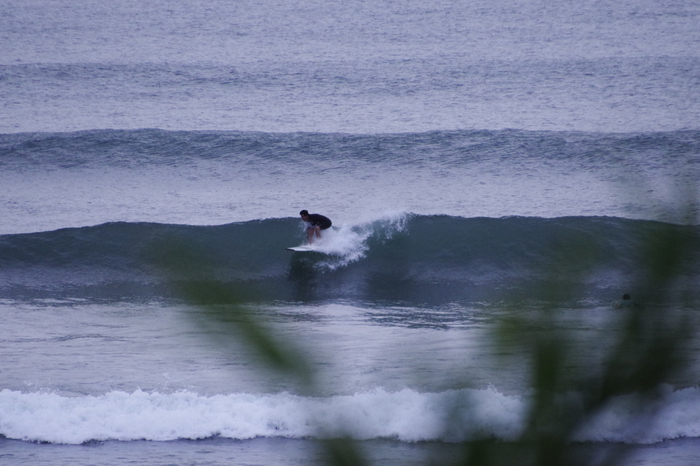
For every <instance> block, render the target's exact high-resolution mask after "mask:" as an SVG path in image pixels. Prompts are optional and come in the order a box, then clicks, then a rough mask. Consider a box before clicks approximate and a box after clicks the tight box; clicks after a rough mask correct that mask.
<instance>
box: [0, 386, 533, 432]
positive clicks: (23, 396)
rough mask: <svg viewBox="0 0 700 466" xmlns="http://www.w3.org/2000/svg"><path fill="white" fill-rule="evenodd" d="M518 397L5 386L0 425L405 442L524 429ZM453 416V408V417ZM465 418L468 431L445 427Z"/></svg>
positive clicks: (25, 429) (3, 429)
mask: <svg viewBox="0 0 700 466" xmlns="http://www.w3.org/2000/svg"><path fill="white" fill-rule="evenodd" d="M523 408H524V406H523V403H522V401H521V400H520V399H519V398H518V397H507V396H504V395H502V394H500V393H498V392H497V391H495V390H493V389H488V390H466V389H465V390H459V391H448V392H443V393H418V392H415V391H413V390H409V389H405V390H402V391H400V392H395V393H391V392H387V391H384V390H382V389H377V390H375V391H372V392H368V393H358V394H355V395H351V396H336V397H331V398H311V397H300V396H295V395H291V394H287V393H281V394H276V395H249V394H230V395H216V396H210V397H205V396H199V395H197V394H195V393H191V392H177V393H172V394H161V393H146V392H143V391H135V392H133V393H125V392H110V393H107V394H105V395H102V396H86V397H63V396H60V395H57V394H54V393H21V392H17V391H11V390H3V391H1V392H0V434H2V435H5V436H6V437H7V438H11V439H20V440H26V441H40V442H52V443H63V444H79V443H83V442H86V441H89V440H108V439H111V440H122V441H127V440H139V439H146V440H155V441H167V440H175V439H199V438H207V437H211V436H222V437H227V438H233V439H250V438H254V437H288V438H331V437H338V436H346V435H350V436H352V437H353V438H356V439H373V438H395V439H399V440H402V441H409V442H414V441H424V440H446V441H459V440H462V439H464V438H472V437H480V436H484V435H487V436H496V437H499V438H512V437H514V436H516V435H517V433H518V429H519V427H518V426H519V420H520V419H522V416H523ZM455 416H456V417H455ZM453 419H459V421H460V422H459V425H460V426H462V428H461V430H450V431H446V430H445V426H446V425H448V422H450V421H451V420H453Z"/></svg>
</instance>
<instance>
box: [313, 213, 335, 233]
mask: <svg viewBox="0 0 700 466" xmlns="http://www.w3.org/2000/svg"><path fill="white" fill-rule="evenodd" d="M307 223H308V224H310V225H311V226H312V227H315V226H319V227H321V230H327V229H329V228H330V227H331V225H333V222H331V219H329V218H328V217H324V216H323V215H319V214H309V221H308V222H307Z"/></svg>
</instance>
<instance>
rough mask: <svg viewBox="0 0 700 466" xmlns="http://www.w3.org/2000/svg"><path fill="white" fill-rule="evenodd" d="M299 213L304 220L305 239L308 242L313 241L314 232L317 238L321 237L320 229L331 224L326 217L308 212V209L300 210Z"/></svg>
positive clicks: (325, 228)
mask: <svg viewBox="0 0 700 466" xmlns="http://www.w3.org/2000/svg"><path fill="white" fill-rule="evenodd" d="M299 215H301V219H302V220H303V221H305V222H306V240H307V241H308V242H309V244H311V243H312V242H313V239H314V234H315V235H316V237H317V238H318V239H321V230H327V229H329V228H330V227H331V225H332V224H333V222H331V220H330V219H329V218H328V217H324V216H323V215H320V214H309V211H308V210H302V211H301V212H299Z"/></svg>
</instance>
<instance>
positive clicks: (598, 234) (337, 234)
mask: <svg viewBox="0 0 700 466" xmlns="http://www.w3.org/2000/svg"><path fill="white" fill-rule="evenodd" d="M303 237H304V233H303V231H302V229H301V222H300V221H299V220H298V219H293V218H285V219H267V220H259V221H251V222H243V223H233V224H228V225H219V226H187V225H163V224H152V223H108V224H103V225H98V226H92V227H83V228H70V229H62V230H56V231H51V232H43V233H32V234H18V235H4V236H0V293H2V295H3V296H4V297H7V298H14V299H23V298H26V299H33V298H41V297H51V298H61V297H82V298H93V299H110V300H111V299H125V298H127V299H133V298H138V297H140V296H143V297H158V296H169V297H174V296H177V295H178V294H177V290H178V286H179V285H182V284H183V283H188V284H193V283H220V284H225V285H226V287H227V289H228V290H230V291H231V293H234V294H237V295H239V296H240V299H242V300H250V301H273V300H282V301H307V300H309V301H313V300H327V299H350V300H360V301H363V300H371V301H393V302H410V303H449V302H456V301H468V302H475V301H494V300H496V301H498V300H506V299H534V300H537V299H545V298H546V299H561V300H565V301H566V300H574V299H604V300H609V299H610V297H615V298H617V297H619V296H618V295H619V294H621V292H622V291H625V292H633V293H634V292H636V293H637V294H638V295H639V293H645V294H647V296H646V298H647V299H654V296H653V290H650V289H648V287H647V288H645V287H644V286H645V285H648V284H649V283H651V282H649V280H651V279H653V278H654V275H653V273H654V271H653V270H651V268H653V267H654V264H657V265H656V266H657V267H666V266H667V265H668V264H665V263H664V258H666V257H668V258H669V259H670V258H672V257H674V256H673V250H674V248H676V247H680V248H682V249H681V251H680V256H679V260H678V261H677V262H674V266H675V267H676V268H675V269H674V270H673V271H674V273H676V274H677V275H679V276H682V277H683V278H684V280H685V282H683V283H685V286H687V290H685V291H688V292H692V290H693V289H695V290H697V289H698V287H697V286H696V285H697V283H698V277H699V276H700V260H698V258H699V256H700V247H699V246H698V245H699V244H700V227H698V226H681V225H671V224H664V223H659V222H650V221H641V220H626V219H619V218H607V217H565V218H556V219H543V218H528V217H509V218H461V217H449V216H420V215H411V214H397V215H394V216H386V217H382V218H379V219H376V220H374V221H370V222H366V223H361V224H357V225H345V226H340V227H338V228H335V229H334V230H333V231H330V232H327V234H326V235H325V238H324V239H323V241H322V242H320V243H319V244H318V245H317V246H318V248H319V252H310V253H294V252H290V251H286V250H285V248H286V247H289V246H294V245H297V244H300V243H302V241H303ZM659 261H660V262H659ZM657 262H658V263H657Z"/></svg>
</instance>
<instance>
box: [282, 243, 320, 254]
mask: <svg viewBox="0 0 700 466" xmlns="http://www.w3.org/2000/svg"><path fill="white" fill-rule="evenodd" d="M315 250H316V249H314V248H313V246H309V245H308V244H305V245H303V246H292V247H291V248H287V251H296V252H311V251H315Z"/></svg>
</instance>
